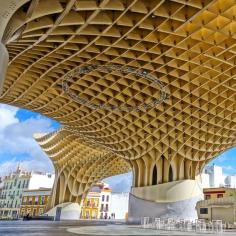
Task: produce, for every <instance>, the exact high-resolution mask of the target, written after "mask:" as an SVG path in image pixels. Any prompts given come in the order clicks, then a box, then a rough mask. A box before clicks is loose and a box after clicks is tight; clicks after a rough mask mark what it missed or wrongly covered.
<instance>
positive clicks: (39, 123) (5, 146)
mask: <svg viewBox="0 0 236 236" xmlns="http://www.w3.org/2000/svg"><path fill="white" fill-rule="evenodd" d="M59 127H60V125H59V123H57V122H56V121H53V120H51V119H48V118H47V117H44V116H41V115H39V114H37V113H33V112H31V111H27V110H24V109H19V108H16V107H11V106H8V105H4V104H0V176H2V175H5V174H7V173H9V172H10V171H12V170H14V169H15V167H16V165H17V163H21V165H22V166H23V168H24V169H27V170H38V171H44V172H52V171H53V165H52V163H51V161H50V160H49V158H48V157H47V156H46V154H45V153H43V152H42V150H41V149H40V147H39V145H38V144H37V143H36V142H35V140H34V139H33V134H34V133H47V132H52V131H53V130H56V129H58V128H59ZM213 163H214V164H215V165H219V166H222V168H223V171H224V173H225V174H236V147H235V148H231V149H230V150H227V151H226V152H224V153H222V154H221V155H220V156H219V157H217V158H215V159H214V160H212V161H211V162H210V164H213ZM105 181H106V182H107V183H108V184H110V185H111V187H112V188H113V191H115V192H121V191H128V190H129V188H130V186H131V182H132V174H131V173H128V174H123V175H119V176H114V177H110V178H108V179H106V180H105Z"/></svg>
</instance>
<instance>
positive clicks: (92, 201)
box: [81, 186, 101, 219]
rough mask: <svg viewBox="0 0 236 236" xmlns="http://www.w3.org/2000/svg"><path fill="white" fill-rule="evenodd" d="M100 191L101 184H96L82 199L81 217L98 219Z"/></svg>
mask: <svg viewBox="0 0 236 236" xmlns="http://www.w3.org/2000/svg"><path fill="white" fill-rule="evenodd" d="M100 193H101V189H100V186H94V187H92V188H91V190H90V191H89V193H88V194H87V196H86V197H85V198H84V199H83V200H82V203H81V219H98V216H99V200H100Z"/></svg>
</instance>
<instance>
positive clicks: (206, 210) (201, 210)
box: [200, 208, 208, 215]
mask: <svg viewBox="0 0 236 236" xmlns="http://www.w3.org/2000/svg"><path fill="white" fill-rule="evenodd" d="M200 214H202V215H206V214H208V208H200Z"/></svg>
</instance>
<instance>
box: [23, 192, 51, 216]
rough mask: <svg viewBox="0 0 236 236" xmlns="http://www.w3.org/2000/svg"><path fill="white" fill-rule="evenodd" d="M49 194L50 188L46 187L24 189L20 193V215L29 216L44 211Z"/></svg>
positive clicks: (40, 213)
mask: <svg viewBox="0 0 236 236" xmlns="http://www.w3.org/2000/svg"><path fill="white" fill-rule="evenodd" d="M50 195H51V189H48V188H40V189H35V190H25V191H24V192H23V193H22V201H21V206H20V217H23V216H25V215H27V214H29V216H39V215H42V214H43V213H45V211H46V207H47V203H48V201H49V198H50Z"/></svg>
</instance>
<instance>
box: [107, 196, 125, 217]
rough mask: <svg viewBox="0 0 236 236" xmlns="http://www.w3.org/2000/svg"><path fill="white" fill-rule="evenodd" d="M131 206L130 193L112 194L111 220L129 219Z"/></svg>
mask: <svg viewBox="0 0 236 236" xmlns="http://www.w3.org/2000/svg"><path fill="white" fill-rule="evenodd" d="M128 206H129V193H112V194H111V208H110V212H111V219H122V220H123V219H127V217H128Z"/></svg>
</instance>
